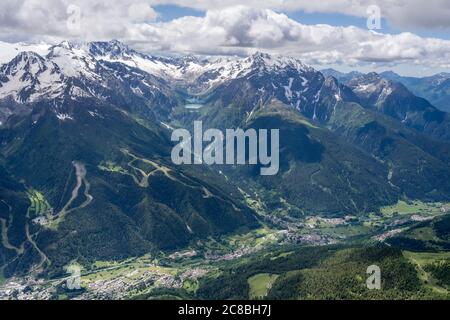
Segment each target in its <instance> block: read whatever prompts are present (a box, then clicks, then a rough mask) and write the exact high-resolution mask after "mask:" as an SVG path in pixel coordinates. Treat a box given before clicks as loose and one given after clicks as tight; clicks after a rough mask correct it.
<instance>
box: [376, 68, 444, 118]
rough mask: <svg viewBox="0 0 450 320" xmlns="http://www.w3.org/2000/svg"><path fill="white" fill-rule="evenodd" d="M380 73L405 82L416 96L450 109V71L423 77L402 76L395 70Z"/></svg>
mask: <svg viewBox="0 0 450 320" xmlns="http://www.w3.org/2000/svg"><path fill="white" fill-rule="evenodd" d="M380 75H381V76H382V77H383V78H386V79H389V80H392V81H396V82H401V83H403V84H404V85H405V86H406V87H407V88H408V89H409V90H411V91H412V92H413V93H414V94H415V95H416V96H419V97H423V98H425V99H427V100H428V101H430V102H431V104H433V105H434V106H435V107H437V108H439V109H441V110H443V111H446V112H449V111H450V73H439V74H436V75H434V76H430V77H423V78H415V77H402V76H400V75H398V74H396V73H394V72H383V73H381V74H380Z"/></svg>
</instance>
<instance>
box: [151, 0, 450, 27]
mask: <svg viewBox="0 0 450 320" xmlns="http://www.w3.org/2000/svg"><path fill="white" fill-rule="evenodd" d="M151 2H152V3H167V2H170V3H176V4H178V5H181V6H186V7H194V8H197V9H203V10H209V9H218V8H225V7H228V6H234V5H239V4H242V3H243V1H242V0H226V1H224V0H169V1H166V0H160V1H158V0H155V1H151ZM245 4H246V5H248V6H250V7H252V8H260V9H262V8H268V9H274V10H281V11H285V10H287V11H296V10H303V11H306V12H322V13H341V14H346V15H350V16H357V17H366V16H367V8H368V7H369V6H371V5H377V6H379V7H380V9H381V13H382V15H383V17H385V18H386V19H387V20H388V21H389V22H390V23H391V24H393V25H396V26H398V27H415V28H450V19H449V17H450V1H448V0H427V1H424V0H320V1H311V0H264V1H261V0H247V1H245Z"/></svg>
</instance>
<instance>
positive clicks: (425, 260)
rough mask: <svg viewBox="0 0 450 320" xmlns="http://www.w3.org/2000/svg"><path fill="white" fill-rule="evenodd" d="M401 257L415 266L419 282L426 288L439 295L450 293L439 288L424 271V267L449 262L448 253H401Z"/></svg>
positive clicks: (449, 254)
mask: <svg viewBox="0 0 450 320" xmlns="http://www.w3.org/2000/svg"><path fill="white" fill-rule="evenodd" d="M403 256H404V257H405V258H406V259H408V260H409V261H410V262H411V263H413V264H414V265H415V266H416V270H417V272H418V275H419V278H420V280H421V281H422V282H423V283H424V284H425V286H426V287H428V288H430V289H431V290H433V291H435V292H437V293H440V294H449V293H450V292H449V291H448V290H447V289H445V288H443V287H441V286H439V285H438V281H437V280H436V279H434V278H433V276H432V275H431V273H430V272H427V271H425V269H426V267H427V266H429V265H431V264H434V263H436V262H438V261H443V260H450V252H438V253H428V252H410V251H403Z"/></svg>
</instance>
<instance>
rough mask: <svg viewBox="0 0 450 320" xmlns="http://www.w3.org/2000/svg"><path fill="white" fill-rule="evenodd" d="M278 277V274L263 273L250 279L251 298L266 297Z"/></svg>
mask: <svg viewBox="0 0 450 320" xmlns="http://www.w3.org/2000/svg"><path fill="white" fill-rule="evenodd" d="M278 277H279V276H278V275H276V274H268V273H261V274H257V275H256V276H253V277H251V278H249V279H248V285H249V286H250V292H249V298H250V299H258V298H264V297H266V296H267V293H268V292H269V290H270V289H271V288H272V285H273V284H274V282H275V281H276V280H277V278H278Z"/></svg>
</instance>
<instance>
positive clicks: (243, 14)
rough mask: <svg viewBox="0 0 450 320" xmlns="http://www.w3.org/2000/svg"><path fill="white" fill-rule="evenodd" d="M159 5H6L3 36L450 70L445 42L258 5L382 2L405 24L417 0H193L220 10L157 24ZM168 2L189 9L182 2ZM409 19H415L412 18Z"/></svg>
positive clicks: (13, 0) (359, 10) (7, 1)
mask: <svg viewBox="0 0 450 320" xmlns="http://www.w3.org/2000/svg"><path fill="white" fill-rule="evenodd" d="M436 1H437V2H439V3H441V2H442V1H440V0H428V1H427V3H428V4H431V3H433V2H436ZM162 2H163V1H162V0H151V1H147V0H129V1H123V0H2V2H1V4H0V7H1V9H2V10H0V38H2V39H3V40H5V39H6V40H8V39H9V38H11V40H21V39H23V40H47V41H53V42H56V41H59V40H65V39H79V40H83V41H87V40H109V39H113V38H116V39H120V40H124V41H125V42H128V43H130V44H132V45H133V46H135V47H137V48H138V49H140V50H143V51H146V52H152V51H160V52H161V51H164V52H168V51H170V52H182V53H198V54H248V53H251V52H253V51H255V50H264V51H268V52H273V53H281V54H287V55H291V56H296V57H299V58H301V59H303V60H304V61H305V62H307V63H311V64H344V65H362V64H368V63H374V62H375V63H378V64H399V63H407V64H414V65H424V66H432V67H437V68H450V62H449V61H450V41H448V40H441V39H431V38H423V37H419V36H417V35H414V34H412V33H401V34H398V35H385V34H380V33H376V32H372V31H369V30H366V29H360V28H356V27H335V26H330V25H325V24H318V25H305V24H302V23H300V22H297V21H294V20H292V19H290V18H289V17H288V16H287V15H285V14H283V13H279V12H276V11H274V10H271V9H267V8H262V7H261V5H264V6H269V7H273V8H274V9H281V8H284V9H286V10H288V9H289V10H295V9H299V8H302V9H304V10H308V11H321V12H323V11H330V12H343V13H346V12H349V13H350V12H352V14H361V15H363V14H365V13H366V10H367V7H366V5H368V4H369V3H370V4H372V3H374V2H378V3H379V4H380V5H381V4H383V5H385V6H386V8H390V10H386V12H389V14H390V15H392V16H393V17H397V19H401V18H399V17H400V16H404V15H407V12H408V11H407V10H408V8H410V7H414V5H409V4H410V3H415V2H416V0H408V1H404V0H400V1H395V2H396V5H393V4H392V2H393V1H388V0H380V1H365V0H333V1H320V2H319V1H314V2H313V1H308V2H307V1H300V0H295V1H294V0H284V1H281V0H268V1H264V2H263V1H257V2H254V1H253V0H248V1H247V2H248V3H250V4H252V3H253V2H254V4H255V7H250V6H241V5H235V6H231V7H224V8H222V6H223V3H224V1H216V0H212V1H207V3H208V4H207V5H206V1H200V0H192V1H190V2H189V6H191V7H198V8H205V9H206V8H209V7H210V6H215V5H217V8H216V9H208V10H207V11H206V13H205V16H203V17H182V18H179V19H175V20H172V21H169V22H159V21H158V19H157V18H158V14H157V12H156V11H155V10H154V8H153V7H152V5H155V4H158V3H162ZM165 2H166V1H165ZM170 2H176V3H178V4H180V5H188V3H187V2H185V1H182V0H171V1H170ZM235 2H236V3H237V2H238V1H234V0H229V1H226V3H227V4H228V3H235ZM256 3H257V4H256ZM350 4H351V6H349V5H350ZM402 5H403V6H402ZM442 6H443V7H444V8H448V6H449V5H448V4H446V3H444V2H442ZM77 8H78V9H79V12H78V11H77ZM349 8H352V10H350V9H349ZM418 8H422V7H421V6H419V7H418ZM396 10H397V11H398V10H406V11H405V12H406V14H405V13H403V15H402V14H397V13H396V12H397V11H396ZM411 10H413V9H411ZM414 10H417V9H414ZM423 10H424V11H425V10H426V8H424V9H423ZM442 10H443V12H445V10H444V9H442ZM411 16H412V17H414V15H413V14H411ZM417 19H419V18H417ZM439 21H440V20H439V19H438V18H436V23H438V24H439V23H440V22H439ZM442 21H443V20H442ZM77 22H78V23H79V24H78V25H77ZM68 23H69V24H68ZM405 23H406V22H405ZM423 23H425V22H423ZM70 26H72V27H70ZM74 26H75V27H74ZM77 26H78V27H77Z"/></svg>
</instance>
